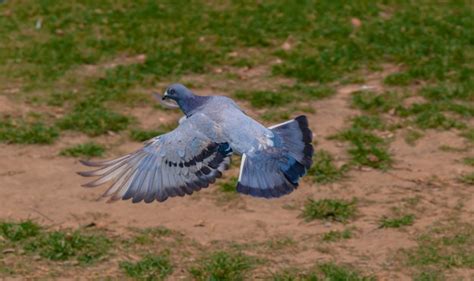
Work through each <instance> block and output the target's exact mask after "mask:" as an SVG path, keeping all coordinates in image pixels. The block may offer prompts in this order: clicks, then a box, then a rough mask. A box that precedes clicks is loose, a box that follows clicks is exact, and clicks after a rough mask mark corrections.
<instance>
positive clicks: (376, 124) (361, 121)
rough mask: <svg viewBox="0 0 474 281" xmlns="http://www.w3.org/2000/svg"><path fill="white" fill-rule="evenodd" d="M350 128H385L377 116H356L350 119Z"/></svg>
mask: <svg viewBox="0 0 474 281" xmlns="http://www.w3.org/2000/svg"><path fill="white" fill-rule="evenodd" d="M352 126H353V127H354V128H361V129H366V130H383V129H384V128H385V124H384V122H383V120H382V118H380V116H377V115H360V116H356V117H354V118H353V119H352Z"/></svg>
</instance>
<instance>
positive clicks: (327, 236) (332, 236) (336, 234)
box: [322, 229, 352, 242]
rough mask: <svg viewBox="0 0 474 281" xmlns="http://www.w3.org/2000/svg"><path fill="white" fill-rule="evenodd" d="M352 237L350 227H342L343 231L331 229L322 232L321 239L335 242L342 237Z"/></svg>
mask: <svg viewBox="0 0 474 281" xmlns="http://www.w3.org/2000/svg"><path fill="white" fill-rule="evenodd" d="M351 237H352V231H351V230H350V229H344V230H343V231H338V230H331V231H329V232H327V233H324V234H323V238H322V239H323V241H326V242H336V241H339V240H342V239H350V238H351Z"/></svg>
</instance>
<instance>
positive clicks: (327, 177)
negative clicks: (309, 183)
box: [308, 150, 348, 184]
mask: <svg viewBox="0 0 474 281" xmlns="http://www.w3.org/2000/svg"><path fill="white" fill-rule="evenodd" d="M347 169H348V166H346V165H344V166H342V167H340V168H338V167H336V166H335V165H334V163H333V157H332V156H331V154H330V153H329V152H327V151H325V150H320V151H318V152H316V153H315V155H314V157H313V166H311V169H310V170H309V172H308V174H309V175H311V176H312V177H313V180H314V181H315V182H317V183H321V184H325V183H330V182H334V181H337V180H339V179H341V178H342V177H343V176H344V173H345V172H346V171H347Z"/></svg>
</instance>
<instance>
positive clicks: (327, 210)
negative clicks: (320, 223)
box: [302, 199, 356, 222]
mask: <svg viewBox="0 0 474 281" xmlns="http://www.w3.org/2000/svg"><path fill="white" fill-rule="evenodd" d="M355 213H356V201H355V200H352V201H346V200H340V199H321V200H313V199H309V200H308V201H307V202H306V204H305V206H304V209H303V214H302V215H303V217H304V218H305V220H306V221H312V220H315V219H320V220H334V221H340V222H345V221H347V220H348V219H350V218H352V217H354V216H355Z"/></svg>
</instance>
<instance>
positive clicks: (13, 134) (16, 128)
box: [0, 119, 59, 144]
mask: <svg viewBox="0 0 474 281" xmlns="http://www.w3.org/2000/svg"><path fill="white" fill-rule="evenodd" d="M58 137H59V132H58V130H57V129H56V128H55V127H49V126H47V125H45V124H43V123H41V122H35V123H31V124H29V123H25V122H23V121H19V122H15V121H13V120H11V119H7V120H0V142H6V143H19V144H51V143H53V142H54V141H55V140H56V139H57V138H58Z"/></svg>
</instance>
